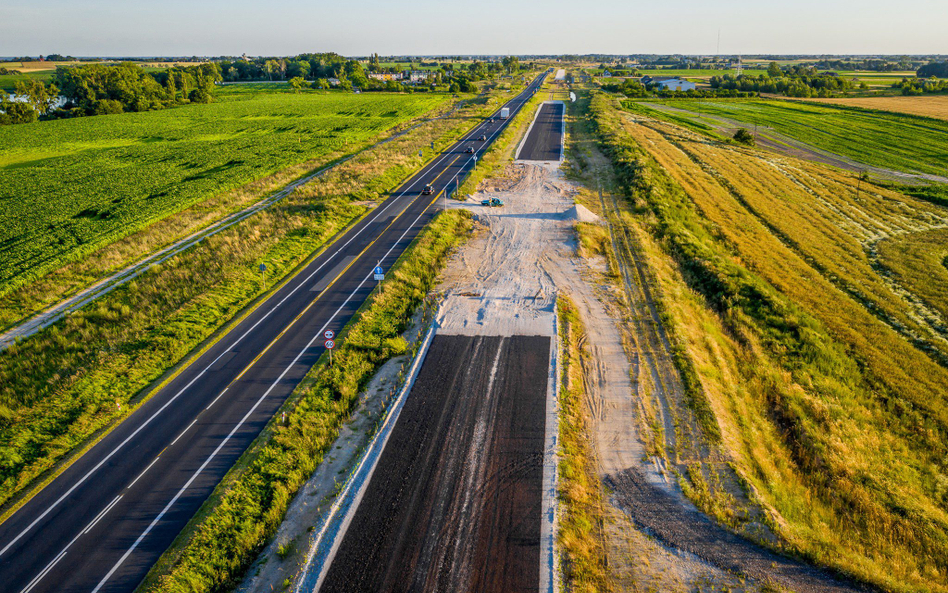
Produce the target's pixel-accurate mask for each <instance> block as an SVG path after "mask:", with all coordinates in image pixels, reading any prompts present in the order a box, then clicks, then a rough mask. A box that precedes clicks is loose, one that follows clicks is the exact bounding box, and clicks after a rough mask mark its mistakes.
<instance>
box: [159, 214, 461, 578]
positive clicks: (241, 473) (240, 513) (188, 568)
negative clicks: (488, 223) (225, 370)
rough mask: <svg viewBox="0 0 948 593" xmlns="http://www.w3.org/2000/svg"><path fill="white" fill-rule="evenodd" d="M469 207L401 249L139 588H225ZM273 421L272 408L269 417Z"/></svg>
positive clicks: (277, 518)
mask: <svg viewBox="0 0 948 593" xmlns="http://www.w3.org/2000/svg"><path fill="white" fill-rule="evenodd" d="M471 227H472V222H471V215H470V213H468V212H466V211H463V210H453V211H449V212H446V213H442V214H440V215H438V217H436V218H435V219H434V220H433V221H432V222H431V223H430V224H429V225H428V227H427V228H426V229H425V230H424V231H423V232H422V233H421V235H420V236H419V237H418V238H417V239H416V240H415V242H414V243H413V244H412V245H411V247H410V248H409V249H408V250H406V251H405V253H404V254H403V255H402V257H401V258H400V259H399V261H398V263H397V264H396V265H395V266H394V267H393V269H392V271H391V272H390V274H389V275H388V276H387V277H386V280H384V281H383V282H382V283H381V284H380V287H379V288H378V289H377V290H376V292H374V293H373V294H372V296H371V297H370V299H369V300H368V301H367V303H366V304H365V305H364V306H363V308H362V309H361V310H360V312H359V313H358V314H357V316H356V317H355V318H354V319H353V321H351V322H350V323H349V325H348V326H347V328H346V329H345V330H344V331H343V332H342V335H341V336H340V339H339V344H340V345H339V347H338V348H337V349H336V351H335V354H334V356H333V365H332V366H329V365H328V364H325V357H323V359H321V361H322V362H321V363H320V364H317V365H316V366H315V367H314V368H313V370H312V371H310V373H309V375H307V378H306V379H305V380H304V382H303V383H302V384H301V385H300V387H298V388H297V390H296V391H295V392H294V394H293V395H292V396H291V398H290V400H289V401H288V403H287V404H286V405H285V406H284V409H285V410H286V411H287V412H288V414H287V424H286V426H282V425H280V424H279V423H278V422H277V421H276V420H274V421H272V422H271V424H270V425H269V426H268V428H267V429H266V430H265V432H264V433H263V434H262V435H261V436H260V437H258V439H257V441H256V442H255V443H254V445H253V446H251V448H250V449H248V451H247V452H246V453H245V454H244V455H243V457H242V458H241V459H240V461H238V463H237V464H236V466H235V467H236V469H234V470H231V472H230V473H229V474H228V475H227V476H226V477H225V478H224V481H223V482H222V484H221V485H219V486H218V487H217V489H216V490H215V492H214V494H213V495H212V496H211V498H210V499H209V501H208V502H207V503H205V505H204V507H202V509H201V511H199V513H198V515H197V517H199V519H198V520H197V521H192V524H190V525H189V526H188V528H186V529H185V535H184V536H182V537H179V540H178V541H177V542H176V543H175V545H173V546H172V549H171V551H170V552H169V553H166V555H165V557H163V558H162V561H161V562H160V563H159V565H158V567H157V568H156V570H153V572H152V574H150V575H149V578H148V583H149V585H148V586H146V587H144V590H147V591H155V592H159V591H160V592H165V591H167V592H172V591H184V590H186V591H192V592H203V591H220V590H224V589H226V588H227V587H230V586H233V585H234V584H235V583H236V582H237V581H238V580H239V579H240V578H241V577H242V576H243V571H244V570H245V569H246V568H247V567H248V566H249V565H250V563H251V562H252V561H253V560H254V558H255V557H256V555H257V554H258V553H259V551H260V550H262V549H263V547H264V546H265V545H266V542H267V541H268V540H269V538H270V537H272V535H273V534H274V533H275V532H276V529H277V527H278V526H279V524H280V522H281V521H282V519H283V516H284V514H285V513H286V509H287V507H288V506H289V504H290V501H291V499H292V497H293V495H294V494H295V493H296V491H297V490H298V489H299V488H300V486H302V485H303V483H304V482H305V481H306V480H307V479H308V478H309V476H310V474H312V472H313V471H314V470H315V469H316V467H317V466H318V465H319V464H320V463H321V462H322V459H323V456H324V455H326V453H327V452H328V448H329V447H330V446H331V445H332V443H333V441H334V440H335V439H336V436H337V435H338V432H339V428H340V426H341V425H342V423H343V422H345V421H346V419H347V418H348V417H349V415H350V413H351V412H352V411H353V409H354V408H355V406H356V405H357V403H358V396H359V392H360V391H361V389H362V387H364V386H365V384H366V383H367V382H368V381H369V379H370V378H371V376H372V375H373V374H374V373H375V371H376V370H377V369H378V368H379V367H381V365H382V364H384V363H385V361H387V360H389V359H390V358H392V357H393V356H398V355H401V354H403V353H404V352H405V347H406V345H405V341H404V340H403V339H402V338H401V337H400V334H401V333H402V332H403V331H404V330H405V329H406V326H407V324H408V323H409V321H410V320H411V318H412V315H413V314H414V312H415V309H416V308H417V307H418V306H419V305H420V304H421V302H422V300H423V299H424V298H425V296H426V295H427V293H428V291H429V290H431V288H432V287H434V285H435V282H436V280H437V277H438V275H439V274H440V272H441V269H442V268H443V267H444V265H445V263H446V262H447V258H448V255H449V253H450V252H451V250H452V249H453V248H454V247H455V246H456V245H457V244H458V243H459V242H460V241H461V240H462V239H463V238H464V237H465V236H467V234H468V233H469V231H470V229H471ZM276 417H279V414H277V415H276Z"/></svg>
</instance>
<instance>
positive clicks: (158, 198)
mask: <svg viewBox="0 0 948 593" xmlns="http://www.w3.org/2000/svg"><path fill="white" fill-rule="evenodd" d="M446 101H447V97H446V96H444V95H382V94H376V95H370V94H361V95H353V94H346V95H343V94H300V95H296V94H293V95H289V94H271V93H259V94H231V95H228V94H226V93H222V94H221V96H220V97H219V98H218V100H217V101H215V102H214V103H211V104H207V105H187V106H183V107H180V108H176V109H166V110H161V111H152V112H145V113H124V114H118V115H109V116H97V117H82V118H75V119H67V120H56V121H44V122H36V123H33V124H29V125H15V126H4V127H2V128H0V145H2V146H3V147H4V150H3V155H2V156H0V178H2V179H3V183H2V187H0V192H2V193H0V199H2V203H3V208H2V210H0V245H2V248H0V295H4V294H7V293H9V292H10V291H11V290H13V289H15V288H16V287H18V286H22V285H24V284H27V283H29V282H32V281H34V280H36V279H38V278H41V277H43V276H45V275H46V274H48V273H49V272H50V271H52V270H55V269H57V268H59V267H61V266H62V265H64V264H66V263H69V262H72V261H76V260H79V259H81V258H84V257H86V256H88V255H89V254H91V253H93V252H94V251H96V250H97V249H99V248H101V247H102V246H104V245H107V244H109V243H112V242H113V241H116V240H118V239H121V238H123V237H126V236H128V235H129V234H131V233H134V232H136V231H139V230H141V229H143V228H145V227H147V226H149V225H151V224H152V223H154V222H156V221H158V220H161V219H162V218H164V217H166V216H168V215H170V214H173V213H175V212H179V211H181V210H183V209H185V208H187V207H189V206H192V205H194V204H197V203H199V202H202V201H204V200H207V199H208V198H211V197H213V196H216V195H219V194H221V193H222V192H226V191H228V190H232V189H236V188H238V187H241V186H243V185H245V184H247V183H249V182H251V181H255V180H258V179H260V178H262V177H265V176H267V175H270V174H272V173H274V172H276V171H279V170H282V169H285V168H286V167H288V166H291V165H296V164H299V163H302V162H304V161H308V160H312V159H315V158H320V157H329V155H331V154H332V153H334V152H335V153H339V154H345V153H346V152H349V147H350V146H351V147H352V148H359V147H361V146H362V145H364V143H366V142H367V141H368V140H370V139H371V138H373V137H376V136H378V135H379V134H382V133H384V132H386V131H388V130H390V129H391V128H393V127H395V126H397V125H398V124H400V123H402V122H405V121H407V120H410V119H413V118H415V117H418V116H420V115H422V114H424V113H426V112H428V111H430V110H432V109H435V108H437V107H438V106H440V105H441V104H443V103H444V102H446Z"/></svg>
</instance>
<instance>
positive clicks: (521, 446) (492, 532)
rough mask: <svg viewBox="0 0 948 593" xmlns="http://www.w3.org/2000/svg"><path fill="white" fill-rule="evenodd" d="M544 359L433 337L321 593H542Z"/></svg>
mask: <svg viewBox="0 0 948 593" xmlns="http://www.w3.org/2000/svg"><path fill="white" fill-rule="evenodd" d="M550 347H551V340H550V338H549V337H540V336H532V337H527V336H515V337H510V338H503V337H484V336H450V335H438V336H437V337H435V339H434V342H432V345H431V348H430V350H429V352H428V355H427V358H426V360H425V363H424V365H423V366H422V368H421V370H420V372H419V375H418V379H417V381H416V382H415V385H414V387H413V388H412V391H411V393H410V394H409V396H408V399H407V400H406V402H405V407H404V409H403V410H402V412H401V415H400V416H399V420H398V424H397V425H396V426H395V429H394V431H393V432H392V435H391V437H390V440H389V442H388V444H387V445H386V447H385V450H384V451H383V453H382V456H381V458H380V459H379V463H378V466H377V467H376V470H375V473H374V474H373V476H372V480H371V482H370V484H369V487H368V489H367V491H366V492H365V495H364V497H363V499H362V502H361V504H360V505H359V509H358V511H356V514H355V516H354V517H353V520H352V523H351V524H350V525H349V527H348V529H347V531H346V535H345V536H344V538H343V541H342V544H341V545H340V547H339V550H338V552H337V553H336V556H335V558H334V560H333V563H332V565H331V566H330V568H329V571H328V573H327V575H326V578H325V581H324V582H323V584H322V587H321V588H320V591H324V592H330V591H331V592H335V591H340V592H342V591H345V592H354V591H366V592H368V591H380V592H381V591H452V592H463V591H471V592H497V593H500V592H520V591H524V592H526V591H529V592H530V593H535V592H536V591H538V590H539V569H540V519H541V508H540V507H541V478H542V472H543V465H542V463H543V446H544V416H545V405H546V391H547V375H548V372H549V363H550Z"/></svg>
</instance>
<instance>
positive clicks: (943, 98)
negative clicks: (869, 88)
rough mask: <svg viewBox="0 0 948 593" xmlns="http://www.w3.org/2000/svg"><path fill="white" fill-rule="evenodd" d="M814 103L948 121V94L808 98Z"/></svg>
mask: <svg viewBox="0 0 948 593" xmlns="http://www.w3.org/2000/svg"><path fill="white" fill-rule="evenodd" d="M806 100H807V101H812V102H814V103H829V104H832V105H841V106H843V107H859V108H861V109H874V110H878V111H891V112H893V113H905V114H908V115H918V116H920V117H933V118H935V119H943V120H946V121H948V95H924V96H920V97H903V96H897V97H853V98H840V99H806Z"/></svg>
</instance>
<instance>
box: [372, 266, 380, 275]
mask: <svg viewBox="0 0 948 593" xmlns="http://www.w3.org/2000/svg"><path fill="white" fill-rule="evenodd" d="M372 273H373V274H381V273H382V266H375V271H374V272H372Z"/></svg>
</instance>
